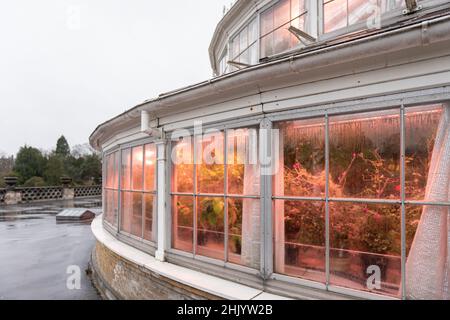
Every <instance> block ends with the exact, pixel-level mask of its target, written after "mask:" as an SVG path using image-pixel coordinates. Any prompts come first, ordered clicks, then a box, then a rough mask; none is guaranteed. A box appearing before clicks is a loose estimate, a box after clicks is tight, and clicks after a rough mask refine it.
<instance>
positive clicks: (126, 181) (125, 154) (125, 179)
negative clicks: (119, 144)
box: [121, 149, 131, 190]
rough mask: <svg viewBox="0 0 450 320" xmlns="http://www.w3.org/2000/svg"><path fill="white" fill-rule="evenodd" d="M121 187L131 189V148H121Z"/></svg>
mask: <svg viewBox="0 0 450 320" xmlns="http://www.w3.org/2000/svg"><path fill="white" fill-rule="evenodd" d="M121 170H122V189H123V190H130V189H131V150H130V149H125V150H122V169H121Z"/></svg>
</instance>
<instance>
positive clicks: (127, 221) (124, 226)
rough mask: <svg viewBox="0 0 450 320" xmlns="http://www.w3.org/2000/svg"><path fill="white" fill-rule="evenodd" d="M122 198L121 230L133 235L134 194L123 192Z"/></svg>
mask: <svg viewBox="0 0 450 320" xmlns="http://www.w3.org/2000/svg"><path fill="white" fill-rule="evenodd" d="M121 197H122V199H121V201H122V202H121V208H120V230H121V231H124V232H126V233H130V234H131V231H132V223H133V193H131V192H122V194H121Z"/></svg>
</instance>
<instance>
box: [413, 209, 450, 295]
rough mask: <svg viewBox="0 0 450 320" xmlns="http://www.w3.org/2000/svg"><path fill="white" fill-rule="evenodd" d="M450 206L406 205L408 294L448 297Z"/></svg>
mask: <svg viewBox="0 0 450 320" xmlns="http://www.w3.org/2000/svg"><path fill="white" fill-rule="evenodd" d="M449 214H450V207H447V206H412V205H411V206H406V254H407V260H406V281H405V285H406V295H407V297H408V298H412V299H426V300H429V299H431V300H448V290H447V289H446V287H447V285H448V280H447V277H446V273H447V272H448V262H447V261H448V243H449V240H450V234H449V233H448V217H449Z"/></svg>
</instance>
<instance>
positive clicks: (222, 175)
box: [171, 128, 261, 269]
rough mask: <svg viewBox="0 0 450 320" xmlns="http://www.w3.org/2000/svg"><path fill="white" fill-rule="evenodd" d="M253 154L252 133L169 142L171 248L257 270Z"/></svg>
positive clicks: (256, 187)
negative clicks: (170, 143)
mask: <svg viewBox="0 0 450 320" xmlns="http://www.w3.org/2000/svg"><path fill="white" fill-rule="evenodd" d="M194 150H195V153H196V154H195V157H194ZM257 152H258V142H257V130H256V129H253V128H243V129H237V130H226V131H224V132H217V133H214V134H205V135H202V136H196V137H195V138H194V139H185V140H183V141H174V142H173V143H172V160H173V164H172V184H171V185H172V187H171V188H172V247H173V248H174V249H177V250H182V251H186V252H191V253H193V254H195V255H198V256H204V257H209V258H213V259H218V260H222V261H225V262H230V263H233V264H239V265H244V266H248V267H251V268H255V269H259V265H260V217H261V216H260V215H261V212H260V211H261V210H260V200H259V194H260V183H259V181H260V173H259V171H260V170H259V164H258V161H257V157H256V156H255V154H256V153H257ZM194 158H195V165H194V164H193V162H194Z"/></svg>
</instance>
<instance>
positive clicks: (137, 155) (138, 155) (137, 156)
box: [132, 146, 144, 190]
mask: <svg viewBox="0 0 450 320" xmlns="http://www.w3.org/2000/svg"><path fill="white" fill-rule="evenodd" d="M132 153H133V162H132V165H133V168H132V177H133V178H132V179H133V186H132V189H133V190H142V184H143V177H142V175H143V173H144V148H143V147H142V146H140V147H135V148H133V151H132Z"/></svg>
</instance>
